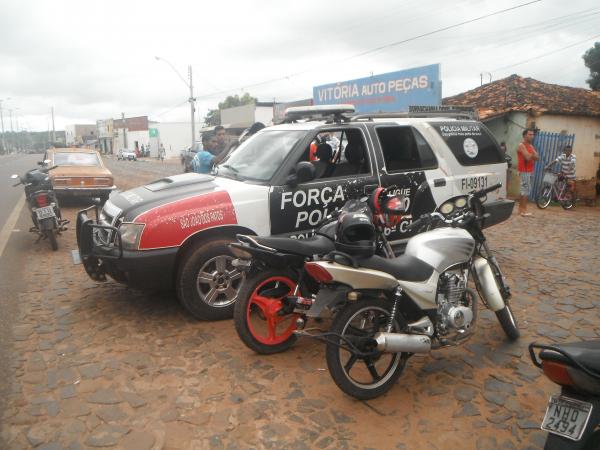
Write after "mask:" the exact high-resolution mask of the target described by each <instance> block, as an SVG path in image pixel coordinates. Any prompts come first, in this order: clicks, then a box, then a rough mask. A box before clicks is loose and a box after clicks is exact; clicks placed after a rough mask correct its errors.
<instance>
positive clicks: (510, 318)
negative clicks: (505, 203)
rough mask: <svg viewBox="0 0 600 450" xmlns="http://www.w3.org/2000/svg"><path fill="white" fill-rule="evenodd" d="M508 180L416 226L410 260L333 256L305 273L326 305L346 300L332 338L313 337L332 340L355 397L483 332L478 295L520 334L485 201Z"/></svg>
mask: <svg viewBox="0 0 600 450" xmlns="http://www.w3.org/2000/svg"><path fill="white" fill-rule="evenodd" d="M500 186H501V185H500V184H497V185H494V186H490V187H489V188H486V189H482V190H480V191H476V192H472V193H471V194H469V195H465V196H458V197H456V198H454V199H451V200H449V201H447V202H445V203H444V204H443V205H442V206H441V207H440V208H439V212H437V211H436V212H433V213H429V214H424V215H423V216H421V217H420V218H419V219H418V220H417V221H416V222H413V223H412V224H411V225H410V226H409V228H410V229H420V228H429V230H428V231H425V232H423V233H420V234H417V235H416V236H414V237H412V238H410V239H409V241H408V243H407V246H406V250H405V252H404V254H403V255H401V256H398V257H396V258H392V259H385V258H381V257H379V256H377V255H373V256H369V257H356V256H354V255H352V254H346V255H343V256H342V255H333V257H331V258H329V260H323V261H310V262H307V263H306V264H305V266H304V270H305V271H306V272H307V273H308V274H309V275H310V276H311V277H312V278H313V279H315V280H316V281H318V282H319V283H320V288H319V291H318V294H317V299H316V302H318V301H319V297H320V296H322V295H331V294H328V293H330V292H335V293H336V295H337V298H338V299H340V303H338V309H337V312H336V314H335V316H334V319H333V321H332V324H331V327H330V330H329V332H326V333H319V334H310V333H303V332H301V331H298V332H296V333H297V334H304V335H308V336H309V337H313V338H317V339H319V340H322V341H325V342H326V344H327V348H326V358H327V367H328V369H329V373H330V374H331V376H332V378H333V380H334V381H335V383H336V384H337V385H338V387H339V388H340V389H341V390H342V391H344V392H345V393H346V394H348V395H350V396H353V397H355V398H357V399H361V400H365V399H371V398H375V397H378V396H380V395H382V394H383V393H385V392H387V391H388V390H389V389H390V388H391V387H392V386H393V384H394V383H395V382H396V380H397V379H398V378H399V377H400V375H401V374H402V372H403V370H404V368H405V366H406V363H407V361H408V359H409V357H410V356H412V355H414V354H415V353H428V352H429V351H431V350H433V349H438V348H441V347H446V346H452V345H457V344H459V343H462V342H463V341H464V340H466V339H467V338H469V337H470V336H471V335H472V334H473V332H474V329H475V327H474V325H475V323H476V317H477V293H476V292H475V291H474V290H473V289H470V288H469V287H468V281H469V279H470V278H472V279H473V280H474V282H475V286H476V288H477V291H478V292H479V295H480V297H481V299H482V301H483V303H484V305H485V306H486V307H487V308H489V309H491V310H492V311H494V312H495V313H496V316H497V318H498V320H499V322H500V325H501V326H502V329H503V330H504V332H505V333H506V335H507V336H508V337H509V338H510V339H516V338H518V337H519V329H518V326H517V322H516V319H515V317H514V314H513V312H512V309H511V307H510V305H509V303H508V300H509V298H510V289H509V287H508V286H507V284H506V281H505V278H504V276H503V274H502V272H501V271H500V267H499V265H498V262H497V260H496V258H495V257H494V256H493V254H492V253H491V251H490V249H489V247H488V245H487V242H486V238H485V236H484V234H483V231H482V223H483V221H485V219H486V218H487V217H488V215H487V214H485V207H484V204H483V201H482V200H481V199H482V198H484V197H485V195H486V194H487V193H488V192H491V191H493V190H496V189H498V188H499V187H500Z"/></svg>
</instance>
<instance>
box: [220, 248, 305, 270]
mask: <svg viewBox="0 0 600 450" xmlns="http://www.w3.org/2000/svg"><path fill="white" fill-rule="evenodd" d="M229 246H230V247H234V248H238V249H240V250H243V251H245V252H247V253H250V254H251V255H252V259H254V260H258V261H262V262H263V263H265V264H266V265H268V266H270V267H296V268H298V267H302V266H303V265H304V257H303V256H299V255H293V254H289V253H281V252H277V251H270V250H264V249H261V248H256V247H251V246H249V245H246V244H241V243H239V242H233V243H231V244H229Z"/></svg>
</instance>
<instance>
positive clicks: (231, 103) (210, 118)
mask: <svg viewBox="0 0 600 450" xmlns="http://www.w3.org/2000/svg"><path fill="white" fill-rule="evenodd" d="M249 103H256V98H254V97H252V96H251V95H250V94H248V93H247V92H246V93H245V94H244V95H242V96H241V97H240V96H239V95H237V94H236V95H229V96H228V97H227V98H226V99H225V100H223V101H222V102H220V103H219V108H218V109H209V110H208V113H207V114H206V116H204V123H205V124H206V125H208V126H215V125H220V124H221V109H226V108H233V107H235V106H243V105H247V104H249Z"/></svg>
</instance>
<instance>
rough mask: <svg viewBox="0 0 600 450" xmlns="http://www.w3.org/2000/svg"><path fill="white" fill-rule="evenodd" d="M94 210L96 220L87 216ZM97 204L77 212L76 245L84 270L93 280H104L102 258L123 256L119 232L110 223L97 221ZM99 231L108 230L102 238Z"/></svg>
mask: <svg viewBox="0 0 600 450" xmlns="http://www.w3.org/2000/svg"><path fill="white" fill-rule="evenodd" d="M92 209H93V210H94V212H95V216H96V221H95V222H94V219H92V218H90V217H89V216H88V214H89V211H90V210H92ZM99 219H100V215H99V213H98V205H92V206H90V207H88V208H86V209H82V210H81V211H79V212H78V213H77V225H76V233H77V247H78V248H79V256H80V257H81V262H82V264H83V267H84V268H85V271H86V272H87V274H88V275H89V276H90V278H92V279H93V280H95V281H105V280H106V267H105V266H104V263H103V261H102V260H105V259H120V258H122V257H123V243H122V241H121V233H120V232H119V230H118V229H117V228H116V227H113V226H112V225H102V224H100V223H99V221H100V220H99ZM101 231H105V232H108V233H107V234H106V236H107V238H106V239H105V238H103V237H102V236H101V234H100V232H101Z"/></svg>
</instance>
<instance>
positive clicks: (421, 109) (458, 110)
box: [352, 105, 478, 120]
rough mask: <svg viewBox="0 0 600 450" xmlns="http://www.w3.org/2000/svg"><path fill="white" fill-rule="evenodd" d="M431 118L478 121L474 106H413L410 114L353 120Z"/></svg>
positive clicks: (372, 116)
mask: <svg viewBox="0 0 600 450" xmlns="http://www.w3.org/2000/svg"><path fill="white" fill-rule="evenodd" d="M429 117H432V118H433V117H448V118H453V119H469V120H477V119H478V114H477V110H476V109H475V108H474V107H473V106H446V105H440V106H431V105H411V106H409V107H408V112H396V113H394V112H390V113H384V112H382V113H369V114H358V115H355V116H353V117H352V119H353V120H360V119H368V120H372V119H379V118H429Z"/></svg>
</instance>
